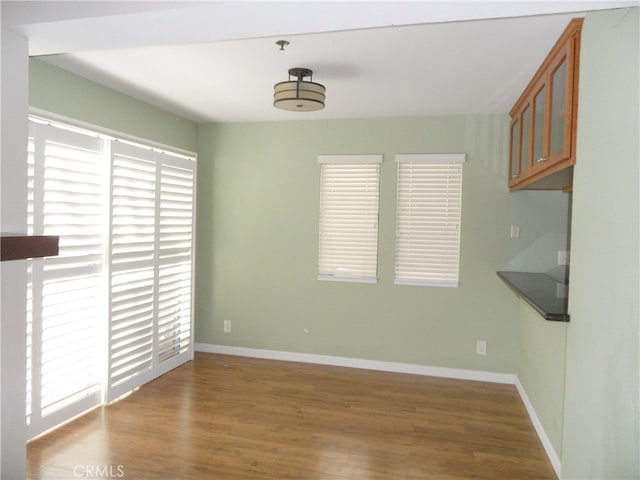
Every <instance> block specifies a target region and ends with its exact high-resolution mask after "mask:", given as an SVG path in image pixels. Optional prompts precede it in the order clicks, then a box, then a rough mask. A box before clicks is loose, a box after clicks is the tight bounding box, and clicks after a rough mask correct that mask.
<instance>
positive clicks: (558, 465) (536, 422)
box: [516, 377, 562, 478]
mask: <svg viewBox="0 0 640 480" xmlns="http://www.w3.org/2000/svg"><path fill="white" fill-rule="evenodd" d="M516 388H517V389H518V393H519V394H520V398H522V401H523V402H524V406H525V407H526V409H527V413H528V414H529V418H530V419H531V422H532V423H533V427H534V428H535V429H536V433H537V434H538V438H539V439H540V441H541V442H542V446H543V447H544V451H545V452H547V457H549V461H550V462H551V465H552V466H553V469H554V470H555V472H556V475H557V476H558V478H562V475H561V474H562V461H561V460H560V457H559V456H558V454H557V453H556V449H555V448H553V444H552V443H551V440H550V439H549V436H548V435H547V432H545V430H544V427H543V426H542V422H540V419H539V418H538V415H537V414H536V411H535V409H534V408H533V404H532V403H531V400H529V396H528V395H527V392H526V390H525V389H524V386H523V385H522V383H520V379H519V378H517V377H516Z"/></svg>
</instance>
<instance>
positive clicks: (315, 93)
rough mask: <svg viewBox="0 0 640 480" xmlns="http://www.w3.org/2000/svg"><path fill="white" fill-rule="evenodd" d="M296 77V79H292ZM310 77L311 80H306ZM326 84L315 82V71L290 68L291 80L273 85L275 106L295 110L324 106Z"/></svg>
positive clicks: (301, 110)
mask: <svg viewBox="0 0 640 480" xmlns="http://www.w3.org/2000/svg"><path fill="white" fill-rule="evenodd" d="M291 77H295V78H296V79H295V80H291ZM306 77H309V78H310V79H311V80H309V81H305V80H304V78H306ZM325 91H326V89H325V88H324V85H321V84H319V83H315V82H313V71H312V70H310V69H308V68H300V67H296V68H290V69H289V80H288V81H286V82H280V83H276V84H275V85H274V86H273V106H274V107H278V108H281V109H283V110H290V111H293V112H313V111H314V110H321V109H323V108H324V99H325Z"/></svg>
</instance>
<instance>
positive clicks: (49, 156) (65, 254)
mask: <svg viewBox="0 0 640 480" xmlns="http://www.w3.org/2000/svg"><path fill="white" fill-rule="evenodd" d="M103 150H104V143H103V140H101V139H99V138H97V137H96V136H94V135H91V134H89V133H88V132H81V131H67V130H61V129H59V128H55V127H52V126H50V125H45V124H38V123H33V122H31V123H30V139H29V158H28V162H29V169H28V171H29V189H28V191H29V202H28V205H29V206H28V208H29V224H30V225H29V226H30V233H35V234H46V235H59V236H60V242H59V248H60V253H59V256H57V257H46V258H44V259H42V260H39V261H36V262H30V268H29V274H30V275H29V284H28V303H29V304H28V307H27V312H28V325H27V342H28V343H27V423H28V434H29V437H33V436H35V435H37V434H39V433H42V432H43V431H45V430H48V429H50V428H52V427H54V426H55V425H57V424H58V423H60V422H62V421H64V420H66V419H67V418H70V417H73V416H75V415H77V414H79V413H81V412H83V411H85V410H87V409H89V408H91V407H93V406H95V405H98V404H99V403H100V401H101V378H100V370H99V366H100V356H99V355H100V349H99V338H100V318H101V299H102V288H103V283H102V262H103V258H102V250H103V231H104V225H103V218H104V211H103V202H104V199H103V192H104V189H103V178H104V171H105V156H104V154H103Z"/></svg>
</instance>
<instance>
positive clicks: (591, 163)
mask: <svg viewBox="0 0 640 480" xmlns="http://www.w3.org/2000/svg"><path fill="white" fill-rule="evenodd" d="M638 11H639V9H638V8H634V9H630V10H628V9H624V10H617V11H606V12H600V13H591V14H589V15H588V16H587V17H586V20H585V23H584V27H583V32H582V55H581V66H580V92H579V112H580V113H579V120H578V145H577V156H578V163H577V165H576V170H575V177H574V193H573V223H572V235H571V236H572V245H571V247H572V248H571V254H572V266H571V275H570V280H571V281H570V283H571V293H570V296H569V312H570V314H571V323H570V324H569V326H568V331H567V380H566V400H565V416H564V442H563V461H562V463H563V477H564V478H567V479H603V478H606V479H622V478H624V479H632V478H633V479H637V478H640V466H639V462H640V460H639V459H640V455H639V453H640V447H639V440H638V438H639V435H640V433H639V429H640V426H639V425H640V421H639V419H638V417H639V415H640V402H639V393H640V389H639V379H640V372H639V363H640V362H639V354H638V341H639V335H638V333H639V331H640V324H639V320H638V319H639V315H640V314H639V307H638V303H639V300H638V297H639V292H640V290H639V288H640V285H639V281H638V278H639V261H640V259H639V256H638V252H639V249H640V247H639V238H638V223H639V218H640V213H639V209H638V202H639V196H638V190H639V189H638V180H639V168H638V164H639V163H640V148H639V146H638V143H639V142H638V136H639V132H640V125H639V116H640V113H639V107H638V106H639V103H640V98H639V94H638V89H639V85H640V78H639V71H640V65H639V61H638V59H639V58H640V52H639V48H638V47H639V43H640V41H639V38H638V30H639V28H638V24H639V19H638V17H639V16H638Z"/></svg>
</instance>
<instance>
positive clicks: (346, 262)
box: [318, 155, 382, 283]
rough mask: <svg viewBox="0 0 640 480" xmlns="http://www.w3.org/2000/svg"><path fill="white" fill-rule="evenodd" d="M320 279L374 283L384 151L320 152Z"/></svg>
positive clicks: (375, 279) (375, 277)
mask: <svg viewBox="0 0 640 480" xmlns="http://www.w3.org/2000/svg"><path fill="white" fill-rule="evenodd" d="M318 162H319V163H320V170H321V180H320V229H319V230H320V235H319V252H318V279H320V280H339V281H354V282H368V283H375V282H376V281H377V265H378V204H379V190H380V163H381V162H382V155H321V156H319V157H318Z"/></svg>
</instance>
